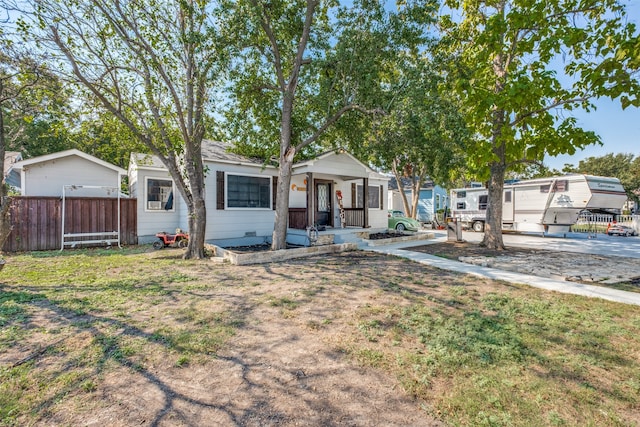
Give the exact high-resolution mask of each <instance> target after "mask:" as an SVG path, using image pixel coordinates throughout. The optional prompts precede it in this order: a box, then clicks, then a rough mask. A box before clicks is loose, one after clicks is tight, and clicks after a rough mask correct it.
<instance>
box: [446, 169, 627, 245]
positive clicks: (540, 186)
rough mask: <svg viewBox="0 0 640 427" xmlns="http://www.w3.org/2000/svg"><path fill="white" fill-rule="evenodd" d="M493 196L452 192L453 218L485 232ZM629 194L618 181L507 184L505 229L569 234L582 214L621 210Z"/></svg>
mask: <svg viewBox="0 0 640 427" xmlns="http://www.w3.org/2000/svg"><path fill="white" fill-rule="evenodd" d="M488 199H489V195H488V190H487V189H486V188H458V189H454V190H451V199H450V200H451V217H452V218H456V219H457V221H458V222H460V223H462V226H463V227H468V228H472V229H473V230H474V231H483V230H484V223H485V220H486V212H487V203H488ZM626 200H627V194H626V193H625V191H624V188H623V187H622V184H620V180H618V179H617V178H607V177H601V176H591V175H564V176H557V177H551V178H539V179H530V180H525V181H519V182H516V183H513V184H505V186H504V193H503V197H502V229H503V230H512V231H521V232H541V233H543V234H544V233H566V232H568V231H569V227H571V226H572V225H573V224H575V223H576V221H577V220H578V215H579V214H580V211H582V210H585V209H586V210H589V209H593V210H596V209H598V210H610V211H614V210H619V209H622V206H623V204H624V202H625V201H626Z"/></svg>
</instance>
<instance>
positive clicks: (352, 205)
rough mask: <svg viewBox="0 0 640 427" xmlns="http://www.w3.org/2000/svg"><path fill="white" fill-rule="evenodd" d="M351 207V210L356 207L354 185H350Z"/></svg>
mask: <svg viewBox="0 0 640 427" xmlns="http://www.w3.org/2000/svg"><path fill="white" fill-rule="evenodd" d="M351 207H352V208H353V209H355V208H357V207H358V204H357V199H356V184H355V183H351Z"/></svg>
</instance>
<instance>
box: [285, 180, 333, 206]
mask: <svg viewBox="0 0 640 427" xmlns="http://www.w3.org/2000/svg"><path fill="white" fill-rule="evenodd" d="M306 179H307V176H306V175H294V176H292V177H291V187H290V191H289V207H290V208H306V207H307V184H305V183H304V181H305V180H306ZM294 185H295V187H294ZM343 193H344V191H343Z"/></svg>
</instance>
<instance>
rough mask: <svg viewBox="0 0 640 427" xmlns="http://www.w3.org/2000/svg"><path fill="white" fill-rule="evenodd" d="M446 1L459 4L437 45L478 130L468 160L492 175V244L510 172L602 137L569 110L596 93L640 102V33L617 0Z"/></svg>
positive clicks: (445, 20)
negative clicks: (639, 45) (637, 50)
mask: <svg viewBox="0 0 640 427" xmlns="http://www.w3.org/2000/svg"><path fill="white" fill-rule="evenodd" d="M445 3H446V5H447V6H448V7H449V8H451V10H452V12H451V13H450V14H445V15H443V16H442V17H441V20H440V27H441V29H442V34H443V36H442V39H441V43H440V44H439V46H438V49H437V53H436V54H437V55H438V56H440V57H442V58H444V60H445V61H448V62H449V63H454V64H455V65H454V66H451V67H450V70H451V72H450V73H449V74H448V78H449V82H450V84H451V87H452V89H453V90H454V91H455V93H456V94H457V95H458V96H459V97H460V100H461V102H462V104H463V106H464V112H465V117H466V121H467V124H468V125H469V127H470V128H471V130H472V132H473V133H474V134H475V135H477V136H478V138H479V139H478V141H477V142H476V143H474V144H470V145H469V146H468V149H467V152H468V154H469V156H468V161H467V163H468V165H469V166H470V168H471V169H472V171H473V172H474V173H475V175H476V176H477V178H478V179H479V180H481V181H484V180H487V179H488V178H490V194H489V204H488V209H487V227H485V241H484V244H485V245H489V246H490V247H494V248H497V247H501V246H502V239H501V234H500V229H501V226H500V222H501V218H502V207H501V197H502V188H503V182H504V178H505V174H506V172H507V171H509V170H515V171H518V172H519V171H521V170H522V169H523V167H524V166H526V165H527V164H529V163H535V162H538V163H539V162H542V161H543V159H544V157H545V156H546V155H552V156H554V155H558V154H573V153H574V152H575V151H576V149H579V148H583V147H585V146H587V145H590V144H595V143H599V141H600V140H599V137H598V136H597V135H596V134H594V133H593V132H588V131H584V130H583V129H581V128H580V127H579V126H578V125H577V123H576V120H575V118H573V117H571V116H570V112H571V111H572V110H574V109H579V108H581V109H585V110H587V111H589V110H591V109H593V108H594V106H593V104H592V103H591V99H593V98H596V97H609V98H612V99H619V100H620V101H621V103H622V105H623V107H626V106H628V105H636V106H637V105H640V97H639V95H638V94H640V82H639V81H638V79H637V78H634V72H635V71H637V58H635V57H632V56H630V55H629V54H630V53H632V52H633V51H634V49H635V48H636V47H637V43H638V40H639V37H640V36H639V35H638V31H637V29H636V27H635V25H634V24H633V23H630V22H626V20H625V8H624V5H622V4H621V3H619V2H618V1H616V0H586V1H580V2H578V1H575V0H552V1H545V2H532V1H528V0H507V1H500V2H494V1H470V0H448V1H446V2H445ZM458 13H459V14H460V18H458V17H454V16H455V15H456V14H458ZM554 66H561V67H562V68H561V69H560V70H558V71H552V70H553V68H554Z"/></svg>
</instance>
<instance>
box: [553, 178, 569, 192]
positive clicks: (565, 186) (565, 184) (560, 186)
mask: <svg viewBox="0 0 640 427" xmlns="http://www.w3.org/2000/svg"><path fill="white" fill-rule="evenodd" d="M555 188H556V191H569V181H567V180H566V179H563V180H562V181H556V186H555Z"/></svg>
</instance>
